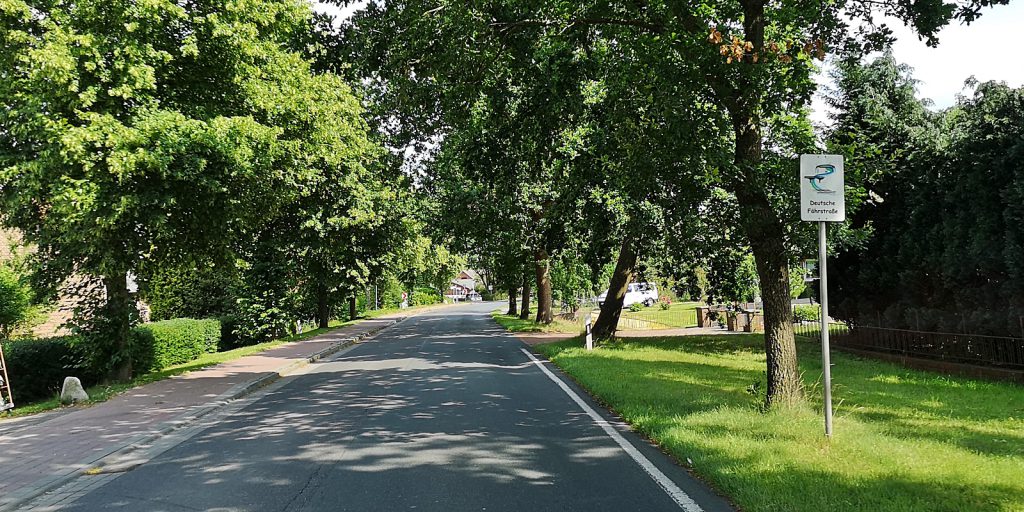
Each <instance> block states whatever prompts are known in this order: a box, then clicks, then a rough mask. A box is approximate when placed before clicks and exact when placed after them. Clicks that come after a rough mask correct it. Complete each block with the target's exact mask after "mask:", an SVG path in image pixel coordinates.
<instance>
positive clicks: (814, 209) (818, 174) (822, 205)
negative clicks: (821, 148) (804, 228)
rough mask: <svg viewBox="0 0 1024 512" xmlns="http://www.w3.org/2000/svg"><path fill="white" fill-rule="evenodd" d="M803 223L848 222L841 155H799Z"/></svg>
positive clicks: (801, 217) (801, 218)
mask: <svg viewBox="0 0 1024 512" xmlns="http://www.w3.org/2000/svg"><path fill="white" fill-rule="evenodd" d="M800 220H805V221H812V222H842V221H844V220H846V199H845V189H844V185H843V157H842V155H800Z"/></svg>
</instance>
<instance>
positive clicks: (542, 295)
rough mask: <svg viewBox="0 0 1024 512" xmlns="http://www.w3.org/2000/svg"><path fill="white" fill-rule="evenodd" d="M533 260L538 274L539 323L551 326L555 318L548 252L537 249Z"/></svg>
mask: <svg viewBox="0 0 1024 512" xmlns="http://www.w3.org/2000/svg"><path fill="white" fill-rule="evenodd" d="M533 258H534V260H533V267H534V272H535V273H536V274H537V323H538V324H550V323H551V322H553V321H554V320H555V317H554V313H552V311H551V266H550V262H549V261H548V252H547V251H545V250H544V249H537V251H536V252H535V253H534V257H533Z"/></svg>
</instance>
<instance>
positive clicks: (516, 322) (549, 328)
mask: <svg viewBox="0 0 1024 512" xmlns="http://www.w3.org/2000/svg"><path fill="white" fill-rule="evenodd" d="M491 316H492V317H494V320H495V321H496V322H498V324H499V325H501V326H502V327H504V328H505V329H506V330H508V331H510V332H564V333H574V334H579V332H580V327H581V326H580V324H578V323H576V322H570V321H568V320H562V319H560V318H556V319H555V321H554V322H551V323H550V324H539V323H537V322H534V321H533V320H523V319H521V318H519V317H518V316H512V315H506V314H504V313H502V312H501V311H500V310H498V311H494V312H492V313H491Z"/></svg>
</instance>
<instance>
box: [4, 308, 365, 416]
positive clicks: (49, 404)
mask: <svg viewBox="0 0 1024 512" xmlns="http://www.w3.org/2000/svg"><path fill="white" fill-rule="evenodd" d="M352 323H354V322H351V321H348V322H340V321H337V320H332V321H331V323H330V327H328V328H326V329H313V330H310V331H306V332H303V333H300V334H295V335H292V336H288V337H286V338H281V339H277V340H272V341H267V342H264V343H259V344H256V345H249V346H246V347H240V348H236V349H233V350H226V351H224V352H215V353H212V354H203V355H202V356H200V357H199V358H198V359H194V360H192V361H189V362H187V363H182V364H178V365H174V366H170V367H167V368H164V369H163V370H159V371H155V372H150V373H146V374H143V375H139V376H137V377H135V378H133V379H132V380H131V381H129V382H117V383H112V384H99V385H96V386H91V387H89V388H87V389H86V392H87V393H88V394H89V400H88V401H86V402H83V403H81V404H79V406H82V405H85V406H88V405H93V404H97V403H100V402H105V401H107V400H110V399H111V398H113V397H115V396H117V395H119V394H121V393H124V392H125V391H128V390H130V389H133V388H136V387H139V386H142V385H145V384H149V383H151V382H156V381H159V380H163V379H167V378H170V377H173V376H175V375H181V374H183V373H188V372H191V371H196V370H201V369H203V368H206V367H208V366H213V365H217V364H220V363H224V362H227V361H233V360H235V359H239V358H242V357H245V356H249V355H253V354H258V353H260V352H263V351H266V350H270V349H272V348H275V347H279V346H281V345H284V344H285V343H290V342H293V341H301V340H304V339H308V338H311V337H313V336H317V335H320V334H324V333H326V332H329V331H332V330H334V329H337V328H340V327H344V326H346V325H350V324H352ZM15 399H17V396H15ZM16 405H17V407H15V408H14V409H12V410H10V411H7V412H6V413H3V414H0V418H4V417H8V418H10V417H19V416H28V415H31V414H38V413H41V412H45V411H49V410H53V409H57V408H60V407H61V403H60V397H59V396H55V397H53V398H50V399H47V400H42V401H38V402H32V403H28V404H24V405H22V404H17V403H16Z"/></svg>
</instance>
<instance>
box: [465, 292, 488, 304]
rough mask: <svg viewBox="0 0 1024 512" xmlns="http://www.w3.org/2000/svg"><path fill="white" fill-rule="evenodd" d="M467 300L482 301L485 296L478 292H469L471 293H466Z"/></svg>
mask: <svg viewBox="0 0 1024 512" xmlns="http://www.w3.org/2000/svg"><path fill="white" fill-rule="evenodd" d="M466 300H468V301H470V302H481V301H483V300H484V297H483V295H480V294H479V293H477V292H469V294H468V295H466Z"/></svg>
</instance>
